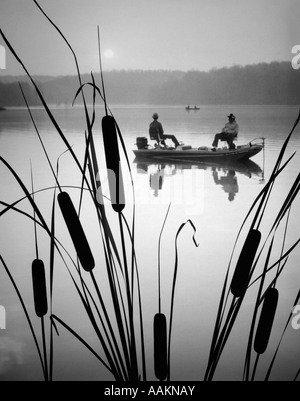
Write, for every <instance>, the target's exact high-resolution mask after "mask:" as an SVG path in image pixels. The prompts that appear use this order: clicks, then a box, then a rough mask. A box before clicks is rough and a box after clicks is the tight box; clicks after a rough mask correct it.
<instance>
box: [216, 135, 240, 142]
mask: <svg viewBox="0 0 300 401" xmlns="http://www.w3.org/2000/svg"><path fill="white" fill-rule="evenodd" d="M237 139H238V136H237V135H235V137H234V138H233V141H234V142H235V141H237ZM220 141H221V142H227V139H220Z"/></svg>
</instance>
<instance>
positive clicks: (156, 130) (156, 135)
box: [149, 113, 179, 148]
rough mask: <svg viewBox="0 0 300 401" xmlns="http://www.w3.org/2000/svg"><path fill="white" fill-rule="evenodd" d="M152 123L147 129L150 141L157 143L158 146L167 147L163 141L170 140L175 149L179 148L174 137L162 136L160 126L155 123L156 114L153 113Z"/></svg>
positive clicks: (161, 127)
mask: <svg viewBox="0 0 300 401" xmlns="http://www.w3.org/2000/svg"><path fill="white" fill-rule="evenodd" d="M152 118H153V121H152V123H151V124H150V127H149V135H150V139H152V140H153V141H157V143H158V145H160V144H161V145H163V146H167V145H166V142H165V139H171V140H172V141H173V142H174V145H175V147H176V148H177V146H179V142H178V140H177V138H176V137H175V136H174V135H165V134H164V129H163V126H162V124H161V123H160V122H159V121H157V120H158V118H159V117H158V114H157V113H154V114H153V116H152Z"/></svg>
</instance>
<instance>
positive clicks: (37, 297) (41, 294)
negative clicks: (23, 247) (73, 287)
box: [32, 259, 48, 318]
mask: <svg viewBox="0 0 300 401" xmlns="http://www.w3.org/2000/svg"><path fill="white" fill-rule="evenodd" d="M32 284H33V297H34V306H35V313H36V315H37V316H38V317H40V318H41V317H44V316H45V315H46V314H47V312H48V301H47V287H46V275H45V266H44V263H43V261H42V260H40V259H35V260H34V261H33V263H32Z"/></svg>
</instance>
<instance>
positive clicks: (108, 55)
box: [103, 49, 115, 59]
mask: <svg viewBox="0 0 300 401" xmlns="http://www.w3.org/2000/svg"><path fill="white" fill-rule="evenodd" d="M103 55H104V57H105V58H108V59H111V58H113V57H114V55H115V53H114V52H113V50H111V49H106V50H104V53H103Z"/></svg>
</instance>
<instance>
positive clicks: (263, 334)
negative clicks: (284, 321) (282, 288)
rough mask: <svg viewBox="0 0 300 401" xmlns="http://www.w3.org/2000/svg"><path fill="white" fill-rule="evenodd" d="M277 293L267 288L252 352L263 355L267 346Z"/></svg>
mask: <svg viewBox="0 0 300 401" xmlns="http://www.w3.org/2000/svg"><path fill="white" fill-rule="evenodd" d="M278 298H279V293H278V290H277V289H276V288H269V289H268V290H267V292H266V295H265V299H264V303H263V306H262V310H261V315H260V319H259V322H258V326H257V331H256V336H255V340H254V350H255V352H257V353H258V354H263V353H264V352H265V351H266V349H267V346H268V343H269V340H270V335H271V331H272V327H273V323H274V318H275V314H276V309H277V305H278Z"/></svg>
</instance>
